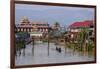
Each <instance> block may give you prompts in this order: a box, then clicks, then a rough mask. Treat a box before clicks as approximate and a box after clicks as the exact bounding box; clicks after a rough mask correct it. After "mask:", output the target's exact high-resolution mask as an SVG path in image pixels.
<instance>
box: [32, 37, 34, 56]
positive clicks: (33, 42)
mask: <svg viewBox="0 0 100 69" xmlns="http://www.w3.org/2000/svg"><path fill="white" fill-rule="evenodd" d="M32 42H33V46H32V55H33V56H34V39H33V40H32Z"/></svg>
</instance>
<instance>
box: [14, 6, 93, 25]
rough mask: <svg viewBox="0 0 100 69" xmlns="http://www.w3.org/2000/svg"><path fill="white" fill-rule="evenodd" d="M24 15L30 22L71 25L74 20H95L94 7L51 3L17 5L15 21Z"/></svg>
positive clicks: (17, 21) (18, 21) (18, 20)
mask: <svg viewBox="0 0 100 69" xmlns="http://www.w3.org/2000/svg"><path fill="white" fill-rule="evenodd" d="M22 17H27V18H28V19H29V20H30V22H48V23H49V24H50V25H52V24H54V23H55V22H59V24H60V25H61V26H62V27H63V26H69V25H70V24H72V23H74V22H79V21H85V20H93V19H94V8H79V7H61V6H49V5H28V4H16V5H15V23H20V19H21V18H22Z"/></svg>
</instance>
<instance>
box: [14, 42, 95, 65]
mask: <svg viewBox="0 0 100 69" xmlns="http://www.w3.org/2000/svg"><path fill="white" fill-rule="evenodd" d="M60 47H61V50H62V51H61V53H59V52H58V51H56V46H55V44H54V43H50V48H49V56H48V44H47V43H37V44H35V46H34V55H32V44H29V45H27V46H26V49H25V56H23V55H21V56H17V57H16V60H15V64H16V65H32V64H49V63H64V62H67V63H68V62H83V61H94V57H88V56H86V55H85V56H82V55H80V54H79V53H78V52H73V50H71V49H67V50H66V54H65V49H64V46H60ZM21 52H23V50H22V51H21Z"/></svg>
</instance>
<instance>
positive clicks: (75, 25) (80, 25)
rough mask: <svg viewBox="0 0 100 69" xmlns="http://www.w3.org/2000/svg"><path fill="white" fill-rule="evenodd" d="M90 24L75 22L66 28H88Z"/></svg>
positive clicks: (88, 22) (87, 22)
mask: <svg viewBox="0 0 100 69" xmlns="http://www.w3.org/2000/svg"><path fill="white" fill-rule="evenodd" d="M92 23H93V22H92V21H84V22H75V23H73V24H71V25H70V26H69V27H68V28H77V27H89V26H90V25H91V24H92Z"/></svg>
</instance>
